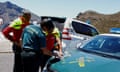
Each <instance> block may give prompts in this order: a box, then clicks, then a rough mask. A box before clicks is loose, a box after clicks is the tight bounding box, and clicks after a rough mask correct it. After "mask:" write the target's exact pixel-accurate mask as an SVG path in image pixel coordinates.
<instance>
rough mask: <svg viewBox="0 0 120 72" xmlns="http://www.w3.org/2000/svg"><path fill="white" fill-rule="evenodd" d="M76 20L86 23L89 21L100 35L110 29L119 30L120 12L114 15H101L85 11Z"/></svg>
mask: <svg viewBox="0 0 120 72" xmlns="http://www.w3.org/2000/svg"><path fill="white" fill-rule="evenodd" d="M76 19H78V20H82V21H86V20H90V21H91V24H93V25H94V26H95V27H96V28H97V29H98V30H99V31H100V33H107V32H109V30H110V29H111V28H112V27H117V28H120V12H117V13H114V14H101V13H98V12H95V11H86V12H84V13H81V12H80V13H79V14H78V15H77V16H76Z"/></svg>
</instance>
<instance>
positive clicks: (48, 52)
mask: <svg viewBox="0 0 120 72" xmlns="http://www.w3.org/2000/svg"><path fill="white" fill-rule="evenodd" d="M41 50H42V51H43V54H45V55H49V56H52V55H53V54H52V52H51V51H49V50H48V49H47V48H41Z"/></svg>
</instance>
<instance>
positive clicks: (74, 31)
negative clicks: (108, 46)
mask: <svg viewBox="0 0 120 72" xmlns="http://www.w3.org/2000/svg"><path fill="white" fill-rule="evenodd" d="M41 19H42V20H43V19H51V20H53V22H54V24H55V25H56V27H58V28H59V30H60V31H61V33H62V47H63V50H65V49H69V48H70V49H72V48H77V47H79V45H80V44H81V43H83V42H85V41H87V40H89V39H91V37H93V36H95V35H98V34H99V31H98V30H97V29H96V28H95V27H94V26H93V25H91V24H88V23H85V22H82V21H79V20H76V19H71V18H59V17H50V16H41Z"/></svg>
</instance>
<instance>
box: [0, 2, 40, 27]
mask: <svg viewBox="0 0 120 72" xmlns="http://www.w3.org/2000/svg"><path fill="white" fill-rule="evenodd" d="M24 9H25V8H21V7H19V6H17V5H15V4H13V3H11V2H9V1H7V2H4V3H2V2H0V18H2V19H3V20H4V25H6V24H9V22H11V21H12V20H14V19H15V18H17V17H18V16H20V15H21V14H22V11H23V10H24ZM31 13H32V12H31ZM38 19H39V17H38V16H37V15H35V14H33V13H32V18H31V20H38ZM3 27H4V26H3Z"/></svg>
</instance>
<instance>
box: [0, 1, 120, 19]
mask: <svg viewBox="0 0 120 72" xmlns="http://www.w3.org/2000/svg"><path fill="white" fill-rule="evenodd" d="M5 1H10V2H12V3H14V4H16V5H18V6H20V7H22V8H26V9H28V10H30V11H31V12H33V13H35V14H37V15H38V16H58V17H72V18H73V17H76V16H77V14H78V13H79V12H85V11H88V10H93V11H96V12H99V13H102V14H113V13H116V12H118V11H120V0H0V2H5Z"/></svg>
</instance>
